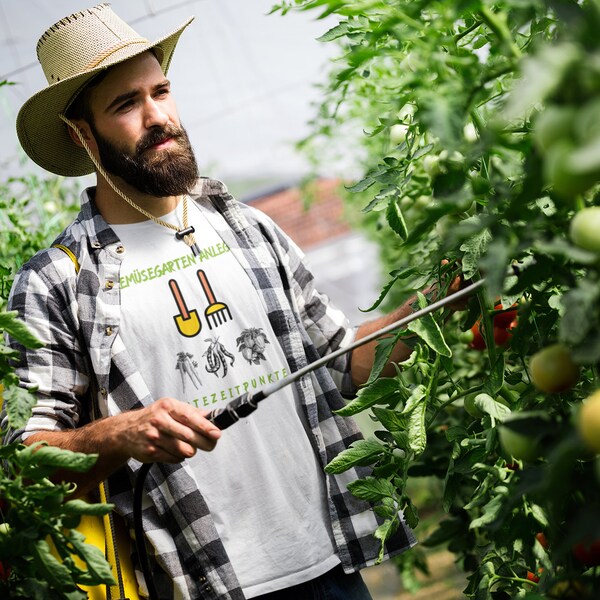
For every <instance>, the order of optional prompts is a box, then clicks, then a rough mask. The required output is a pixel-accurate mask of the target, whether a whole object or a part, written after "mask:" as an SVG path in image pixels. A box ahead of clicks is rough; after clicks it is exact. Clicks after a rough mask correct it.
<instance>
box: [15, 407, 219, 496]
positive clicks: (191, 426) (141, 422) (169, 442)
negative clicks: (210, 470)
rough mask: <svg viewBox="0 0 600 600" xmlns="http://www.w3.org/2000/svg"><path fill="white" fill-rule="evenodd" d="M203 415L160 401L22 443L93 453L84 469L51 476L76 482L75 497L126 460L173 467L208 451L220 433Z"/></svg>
mask: <svg viewBox="0 0 600 600" xmlns="http://www.w3.org/2000/svg"><path fill="white" fill-rule="evenodd" d="M205 414H206V412H205V411H203V410H200V409H197V408H194V407H192V406H190V405H189V404H187V403H185V402H181V401H179V400H175V399H174V398H161V399H160V400H157V401H156V402H154V403H153V404H151V405H150V406H149V407H147V408H142V409H138V410H132V411H127V412H124V413H121V414H119V415H115V416H113V417H106V418H103V419H99V420H97V421H93V422H92V423H89V424H88V425H85V426H84V427H80V428H77V429H69V430H63V431H40V432H37V433H33V434H31V435H30V436H29V437H27V439H26V440H25V444H32V443H34V442H42V441H43V442H47V443H48V444H50V445H51V446H58V447H60V448H63V449H66V450H71V451H73V452H83V453H86V454H98V461H97V463H96V464H95V465H94V467H93V468H92V469H91V470H90V471H88V472H86V473H75V472H74V471H67V470H64V471H61V472H60V473H59V474H58V475H57V476H56V477H55V479H56V480H59V479H60V480H66V481H72V482H73V483H76V484H77V492H76V495H77V496H83V495H85V494H87V493H88V492H90V491H91V490H93V489H95V488H96V487H97V486H98V484H99V483H100V482H101V481H103V480H104V479H106V478H107V477H108V476H109V475H110V474H111V473H113V472H114V471H116V470H117V469H118V468H119V467H121V466H122V465H123V464H124V463H125V462H126V461H127V460H128V459H129V458H135V459H136V460H138V461H140V462H166V463H177V462H181V461H182V460H184V459H186V458H190V457H192V456H194V454H195V453H196V451H197V450H203V451H210V450H212V449H213V448H214V447H215V445H216V443H217V440H218V439H219V437H220V436H221V431H220V430H219V429H218V428H217V427H216V426H215V425H213V424H212V423H211V422H210V421H208V420H207V419H206V418H204V415H205Z"/></svg>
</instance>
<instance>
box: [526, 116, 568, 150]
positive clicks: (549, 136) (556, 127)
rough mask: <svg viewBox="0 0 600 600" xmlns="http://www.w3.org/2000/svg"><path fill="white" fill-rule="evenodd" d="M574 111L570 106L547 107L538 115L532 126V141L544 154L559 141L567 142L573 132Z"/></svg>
mask: <svg viewBox="0 0 600 600" xmlns="http://www.w3.org/2000/svg"><path fill="white" fill-rule="evenodd" d="M574 120H575V109H574V108H572V107H570V106H549V107H548V108H547V109H546V110H545V111H544V112H543V113H541V114H540V115H538V117H537V118H536V120H535V123H534V126H533V141H534V143H535V145H536V146H537V148H538V149H539V151H540V152H542V153H543V154H544V153H546V152H547V151H548V150H549V149H550V148H551V147H552V146H553V145H554V144H556V143H557V142H558V141H560V140H565V139H567V140H569V139H570V138H571V135H572V132H573V122H574Z"/></svg>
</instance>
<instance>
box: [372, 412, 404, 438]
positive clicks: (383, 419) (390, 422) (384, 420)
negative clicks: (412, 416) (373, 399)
mask: <svg viewBox="0 0 600 600" xmlns="http://www.w3.org/2000/svg"><path fill="white" fill-rule="evenodd" d="M373 414H374V415H375V417H376V418H377V420H378V421H379V422H380V423H381V424H382V425H383V426H384V427H385V428H386V429H387V430H388V431H391V432H394V431H404V430H405V429H406V417H403V416H401V415H400V413H398V411H395V410H391V409H389V408H378V407H375V408H373Z"/></svg>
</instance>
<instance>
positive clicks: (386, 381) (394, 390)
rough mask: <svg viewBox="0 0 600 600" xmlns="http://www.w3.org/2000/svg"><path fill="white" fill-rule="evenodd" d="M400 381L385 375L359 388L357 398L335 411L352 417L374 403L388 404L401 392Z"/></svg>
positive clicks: (343, 415)
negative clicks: (399, 388)
mask: <svg viewBox="0 0 600 600" xmlns="http://www.w3.org/2000/svg"><path fill="white" fill-rule="evenodd" d="M398 385H399V384H398V381H397V380H396V379H393V378H389V377H383V378H381V379H377V380H376V381H374V382H373V383H371V384H369V385H367V386H366V387H364V388H362V389H360V390H358V392H357V394H356V398H355V399H354V400H352V401H350V402H349V403H348V404H346V406H344V408H340V409H339V410H336V411H334V412H335V414H337V415H340V416H342V417H350V416H352V415H355V414H357V413H359V412H361V411H363V410H366V409H367V408H370V407H371V406H373V405H374V404H387V403H388V402H389V401H390V399H391V398H393V396H395V395H396V394H398V393H399V390H398Z"/></svg>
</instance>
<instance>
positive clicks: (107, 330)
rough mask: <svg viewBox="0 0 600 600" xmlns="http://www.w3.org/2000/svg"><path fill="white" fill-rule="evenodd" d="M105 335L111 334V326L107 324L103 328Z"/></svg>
mask: <svg viewBox="0 0 600 600" xmlns="http://www.w3.org/2000/svg"><path fill="white" fill-rule="evenodd" d="M104 333H105V335H112V334H113V328H112V327H111V326H110V325H109V326H108V327H107V328H106V329H105V330H104Z"/></svg>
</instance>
